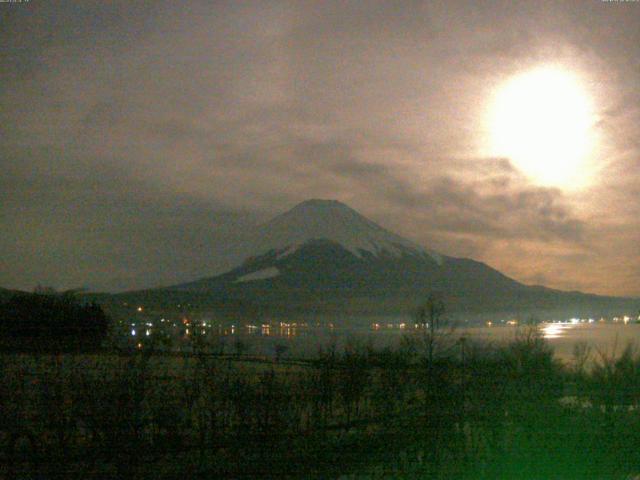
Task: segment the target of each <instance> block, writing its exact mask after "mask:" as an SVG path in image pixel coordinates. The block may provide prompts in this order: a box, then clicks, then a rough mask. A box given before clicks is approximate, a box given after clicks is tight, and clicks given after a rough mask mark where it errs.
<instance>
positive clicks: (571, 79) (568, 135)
mask: <svg viewBox="0 0 640 480" xmlns="http://www.w3.org/2000/svg"><path fill="white" fill-rule="evenodd" d="M593 123H594V122H593V107H592V102H591V98H590V96H589V95H588V93H587V91H586V90H585V89H584V88H583V86H582V85H581V82H580V81H579V78H578V77H577V76H576V75H574V74H572V73H571V72H570V71H568V70H564V69H562V68H558V67H540V68H537V69H534V70H530V71H528V72H525V73H522V74H519V75H516V76H514V77H512V78H511V79H510V80H508V81H507V82H506V83H505V84H504V85H503V87H502V88H501V89H499V90H498V92H497V93H496V95H495V97H494V101H493V104H492V106H491V109H490V119H489V130H490V136H491V150H492V152H493V155H496V156H503V157H507V158H509V159H510V160H511V161H512V163H513V164H514V166H515V167H516V168H517V169H518V170H520V171H521V172H522V173H523V174H525V175H526V176H527V177H528V178H529V179H530V180H531V181H532V182H534V183H536V184H539V185H545V186H555V187H560V188H566V189H570V188H573V187H579V186H582V185H584V184H585V183H586V182H587V181H588V177H589V175H590V168H589V157H590V154H591V151H592V149H593V144H594V134H593V132H592V125H593Z"/></svg>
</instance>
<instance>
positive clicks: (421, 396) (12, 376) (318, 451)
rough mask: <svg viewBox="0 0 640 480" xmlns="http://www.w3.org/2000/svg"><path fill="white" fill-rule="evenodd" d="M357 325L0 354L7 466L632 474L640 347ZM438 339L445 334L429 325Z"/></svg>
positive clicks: (140, 471)
mask: <svg viewBox="0 0 640 480" xmlns="http://www.w3.org/2000/svg"><path fill="white" fill-rule="evenodd" d="M425 332H426V333H421V334H418V335H416V336H413V337H407V338H406V339H405V341H403V342H402V346H401V347H399V348H397V349H393V350H391V349H383V350H376V349H373V348H372V347H370V346H368V345H367V344H366V343H361V342H358V341H357V340H353V341H351V342H348V344H347V345H346V347H345V348H344V349H340V350H339V351H338V350H337V349H336V348H335V347H333V346H331V345H329V346H325V348H323V349H320V350H319V351H318V354H317V356H316V358H315V359H314V360H312V361H295V360H292V359H287V360H283V359H282V358H278V359H277V360H276V359H275V358H274V359H257V358H250V357H245V356H243V355H241V354H237V355H231V356H221V355H216V354H214V353H212V352H214V351H216V347H215V345H213V343H214V341H213V340H211V341H210V343H207V342H203V341H198V342H194V344H193V345H192V347H193V348H191V349H190V351H189V353H182V354H181V353H171V354H169V353H161V352H155V353H154V351H153V349H152V348H150V347H145V348H144V349H141V350H136V351H131V352H114V353H105V352H102V353H96V354H86V353H76V354H59V355H52V354H47V353H41V354H34V353H27V354H24V353H22V354H18V353H5V354H3V355H2V358H1V359H0V369H1V384H0V411H1V412H2V415H0V461H1V464H2V471H1V472H0V476H2V477H3V478H83V479H84V478H268V477H271V478H283V477H284V478H286V477H292V478H337V477H340V476H343V477H345V478H442V479H458V478H460V479H464V478H469V479H483V478H486V479H498V478H505V479H516V478H523V479H532V478H539V479H551V478H558V479H594V478H597V479H607V478H611V479H625V478H634V475H637V474H640V449H639V448H638V447H639V446H640V410H639V409H638V407H639V406H640V358H638V356H636V355H634V353H633V351H632V350H631V349H628V350H627V351H626V352H625V353H624V354H623V355H622V356H621V357H619V358H618V359H612V358H600V359H599V360H598V361H597V362H596V363H595V366H593V367H592V368H589V369H586V368H585V367H584V362H583V361H582V360H584V358H585V356H586V350H580V349H579V351H577V352H576V360H577V362H576V366H575V367H562V366H561V365H559V364H558V363H556V362H555V361H554V359H553V355H552V351H551V350H550V349H549V348H548V346H547V344H546V343H545V342H544V341H543V340H542V339H541V337H540V336H539V335H538V334H537V333H536V331H535V330H526V331H523V332H522V333H521V334H520V335H519V336H518V337H517V339H516V340H515V341H514V342H513V343H511V344H510V345H508V346H501V347H497V346H493V347H491V346H482V345H474V344H472V343H471V342H468V341H467V342H462V343H460V342H458V343H455V344H450V345H446V341H445V340H441V339H436V338H434V337H432V336H431V334H429V333H428V330H425ZM436 340H437V341H436Z"/></svg>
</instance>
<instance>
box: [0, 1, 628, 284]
mask: <svg viewBox="0 0 640 480" xmlns="http://www.w3.org/2000/svg"><path fill="white" fill-rule="evenodd" d="M0 40H1V45H2V47H1V50H0V52H1V53H0V130H1V133H0V167H1V170H0V171H1V172H2V173H1V175H0V231H1V232H2V235H0V252H2V253H1V256H0V258H1V261H0V286H3V287H7V288H22V289H32V288H33V287H34V286H35V285H36V284H37V283H41V284H44V285H51V286H54V287H57V288H72V287H83V286H85V287H89V288H92V289H101V290H102V289H105V290H111V291H114V290H122V289H131V288H141V287H150V286H157V285H168V284H171V283H174V282H178V281H185V280H191V279H195V278H198V277H202V276H206V275H211V274H215V273H219V272H221V271H223V270H224V269H225V268H228V267H230V266H231V265H232V264H233V262H234V261H236V260H237V256H238V252H235V251H234V248H233V245H235V244H236V243H237V241H238V239H240V238H243V237H244V236H245V235H247V234H248V233H249V234H250V232H251V230H252V226H254V225H255V224H257V223H261V222H264V221H267V220H268V219H270V218H271V217H272V216H274V215H276V214H278V213H280V212H282V211H284V210H287V209H289V208H291V207H292V206H294V205H295V204H296V203H298V202H300V201H303V200H305V199H308V198H332V199H338V200H341V201H342V202H345V203H347V204H348V205H350V206H351V207H353V208H355V209H356V210H358V211H359V212H361V213H362V214H364V215H366V216H367V217H369V218H370V219H372V220H374V221H375V222H377V223H379V224H381V225H383V226H384V227H386V228H388V229H390V230H392V231H394V232H396V233H398V234H400V235H403V236H405V237H407V238H409V239H411V240H413V241H416V242H418V243H421V244H422V245H424V246H426V247H428V248H431V249H434V250H437V251H439V252H441V253H444V254H446V255H452V256H465V257H471V258H474V259H476V260H481V261H484V262H486V263H488V264H489V265H491V266H493V267H495V268H497V269H498V270H500V271H502V272H503V273H505V274H507V275H509V276H511V277H513V278H515V279H517V280H519V281H522V282H525V283H532V284H534V283H535V284H543V285H546V286H549V287H554V288H561V289H568V290H574V289H577V290H582V291H586V292H593V293H600V294H615V295H640V246H639V245H640V2H603V1H600V0H582V1H579V2H565V1H559V0H554V1H550V2H544V1H530V2H514V1H512V0H510V1H504V2H500V1H492V2H477V1H469V2H455V1H447V2H414V1H403V2H375V1H366V2H363V1H354V2H327V1H321V2H291V3H288V2H275V1H273V2H266V1H262V2H255V3H249V2H238V1H231V2H213V1H193V0H191V1H186V2H176V1H174V2H138V1H130V0H129V1H127V2H117V1H114V2H71V1H68V2H67V1H65V2H53V1H51V0H31V1H29V2H27V3H0ZM540 69H542V71H546V70H544V69H552V70H553V71H556V72H561V76H562V78H564V79H566V78H570V79H571V80H570V82H569V80H567V82H569V83H567V85H570V87H569V91H571V92H573V91H579V92H580V95H579V96H578V97H576V98H578V100H576V102H577V104H579V105H582V103H580V102H582V101H584V105H588V107H589V111H588V115H586V114H581V115H580V116H578V114H577V112H582V110H580V108H582V107H580V106H578V107H572V106H569V107H567V110H566V111H562V112H560V113H566V115H565V116H563V115H558V112H556V111H553V108H551V107H544V108H548V110H544V108H543V109H542V110H541V115H542V116H545V115H546V116H547V118H548V119H549V122H550V123H549V125H551V126H552V128H551V127H550V128H551V130H552V131H551V133H549V135H552V136H553V135H555V133H557V132H560V133H561V134H562V138H561V139H560V140H557V139H556V140H554V142H555V143H554V142H551V143H549V142H548V141H547V140H548V138H547V137H543V136H540V135H542V134H540V135H538V133H536V132H533V133H532V134H531V135H534V136H533V137H531V138H529V137H527V141H531V142H533V143H532V145H534V147H531V148H529V147H527V152H528V153H531V152H533V154H536V155H539V156H540V157H545V158H540V160H539V162H538V160H537V159H536V158H532V157H531V155H529V156H528V157H527V159H526V160H523V158H520V159H518V158H515V157H517V155H518V151H517V149H516V150H514V148H512V147H513V145H507V146H506V147H505V146H504V145H498V144H497V143H496V140H495V137H496V135H498V134H504V133H505V131H506V130H505V129H507V128H508V127H505V126H504V122H503V123H502V124H501V125H502V126H496V123H495V121H494V120H492V119H493V118H494V116H495V111H496V107H495V105H497V102H499V101H500V100H499V99H500V98H502V97H500V95H503V94H504V92H505V91H508V89H509V88H510V87H509V85H513V84H514V83H513V82H514V81H516V80H514V79H518V78H520V79H522V78H525V79H527V78H528V79H531V78H537V77H532V76H531V74H530V73H529V72H535V71H541V70H540ZM527 75H529V76H528V77H527ZM563 81H564V80H563ZM510 82H511V83H510ZM571 82H573V83H571ZM543 83H544V82H536V81H533V82H529V83H527V82H526V81H525V82H524V83H523V82H521V84H522V85H531V84H533V86H529V87H523V88H524V90H522V88H521V89H520V90H518V89H516V90H515V92H516V93H515V94H514V95H515V96H514V97H509V98H512V99H511V100H509V102H510V103H509V105H510V107H509V108H513V105H516V106H518V105H520V103H518V102H519V101H523V102H526V101H529V100H531V98H537V97H535V95H539V92H538V93H536V92H529V91H528V90H527V89H535V88H537V86H536V85H541V84H543ZM518 85H520V84H518ZM549 85H550V87H548V88H547V90H544V92H543V93H544V95H543V96H544V98H546V99H549V98H552V99H553V101H552V102H551V103H552V104H553V103H556V104H562V103H563V102H564V100H565V99H566V98H568V97H570V96H571V94H565V93H563V92H564V90H562V88H564V87H563V86H562V81H560V83H558V82H555V80H554V81H550V83H549ZM501 92H502V93H501ZM530 93H531V94H530ZM556 96H557V98H556ZM513 98H515V100H513ZM543 100H544V99H543ZM530 103H531V102H530ZM534 103H535V104H536V105H543V106H544V105H546V103H545V101H535V102H534ZM565 103H566V102H565ZM569 103H570V102H569ZM523 105H525V104H524V103H523ZM552 107H553V105H552ZM527 108H528V107H527ZM532 108H537V107H536V106H535V105H534V107H532ZM585 108H586V107H585ZM523 109H524V107H522V108H520V107H518V108H517V109H516V113H515V114H514V115H516V117H515V119H516V120H518V121H519V120H522V121H525V117H524V116H523V115H525V114H527V112H524V111H523ZM585 111H586V110H585ZM538 113H540V112H538ZM583 113H584V112H583ZM492 115H493V116H492ZM518 115H520V116H518ZM525 116H526V118H527V119H530V117H531V115H525ZM508 118H511V117H508ZM558 119H559V120H558ZM527 121H528V120H527ZM583 121H584V122H586V123H585V124H584V125H583V123H581V122H583ZM553 122H556V123H557V124H558V125H557V126H556V124H554V123H553ZM509 123H510V121H509V120H508V121H507V124H509ZM511 123H518V122H517V121H515V122H511ZM542 123H545V122H542ZM567 125H569V126H571V125H581V127H580V128H583V127H584V128H583V130H584V131H583V130H581V131H580V132H578V133H577V134H576V138H578V137H579V135H583V134H584V135H583V136H582V137H579V140H580V139H581V140H580V141H582V143H580V141H578V140H575V141H573V140H572V141H566V138H567V137H570V136H571V135H573V134H571V135H569V134H565V133H564V132H565V130H563V129H564V128H565V127H566V128H569V127H567ZM576 128H577V127H576ZM530 130H531V131H533V130H535V129H528V130H527V132H529V131H530ZM568 131H573V130H568ZM527 135H529V134H528V133H527ZM536 135H538V136H536ZM503 136H504V135H503ZM509 138H512V137H509ZM518 138H519V137H518ZM544 142H547V143H544ZM585 142H586V143H585ZM523 144H524V145H527V144H526V142H525V143H519V144H518V145H523ZM541 144H542V145H543V147H544V148H541V149H540V150H538V146H539V145H541ZM585 145H587V146H586V147H585ZM556 147H557V148H556ZM579 148H581V149H582V150H580V152H581V153H580V155H579V156H577V154H576V158H573V157H572V160H571V161H572V162H573V163H572V164H571V165H572V167H571V168H568V167H567V168H565V167H563V161H564V159H565V158H569V157H571V156H572V155H574V153H575V152H576V151H577V149H579ZM510 152H511V153H513V152H515V153H514V156H515V157H513V158H511V157H510V156H509V154H510ZM520 155H521V156H522V155H523V154H520ZM578 157H579V158H578ZM545 159H546V160H545ZM549 159H552V161H551V160H549ZM523 162H524V163H523ZM527 162H528V163H527ZM540 166H542V167H544V168H540ZM527 167H531V168H527ZM532 172H534V173H532ZM557 172H562V175H560V174H558V173H557ZM547 174H554V175H547Z"/></svg>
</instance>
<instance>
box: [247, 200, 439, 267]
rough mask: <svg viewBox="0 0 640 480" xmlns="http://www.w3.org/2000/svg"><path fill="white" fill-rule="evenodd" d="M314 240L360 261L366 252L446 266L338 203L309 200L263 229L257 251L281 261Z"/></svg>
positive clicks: (431, 252)
mask: <svg viewBox="0 0 640 480" xmlns="http://www.w3.org/2000/svg"><path fill="white" fill-rule="evenodd" d="M312 240H330V241H333V242H336V243H338V244H340V245H341V246H342V247H343V248H345V249H347V250H349V251H350V252H351V253H353V254H354V255H355V256H357V257H362V254H363V252H370V253H373V254H374V255H375V256H381V255H385V254H386V255H390V256H396V257H399V256H402V255H406V254H412V255H423V256H429V257H431V258H432V259H433V260H435V261H436V262H437V263H438V264H441V263H442V257H441V256H440V255H439V254H438V253H436V252H433V251H430V250H427V249H426V248H424V247H421V246H420V245H418V244H415V243H413V242H411V241H409V240H406V239H404V238H402V237H400V236H399V235H396V234H394V233H391V232H389V231H388V230H385V229H384V228H382V227H381V226H379V225H378V224H376V223H374V222H372V221H371V220H369V219H367V218H365V217H363V216H362V215H360V214H359V213H358V212H356V211H355V210H353V209H352V208H350V207H348V206H347V205H345V204H343V203H341V202H338V201H336V200H307V201H305V202H302V203H300V204H298V205H296V206H295V207H294V208H292V209H291V210H289V211H288V212H285V213H283V214H281V215H279V216H277V217H275V218H274V219H273V220H271V221H270V222H269V223H267V224H266V225H264V226H263V227H262V228H261V230H260V232H259V234H258V236H257V241H256V245H255V247H254V248H255V250H256V251H261V252H266V251H270V250H274V249H275V250H280V253H279V254H278V258H283V257H285V256H287V255H290V254H291V253H293V252H295V251H296V250H297V249H298V248H299V247H300V246H302V245H304V244H305V243H307V242H309V241H312Z"/></svg>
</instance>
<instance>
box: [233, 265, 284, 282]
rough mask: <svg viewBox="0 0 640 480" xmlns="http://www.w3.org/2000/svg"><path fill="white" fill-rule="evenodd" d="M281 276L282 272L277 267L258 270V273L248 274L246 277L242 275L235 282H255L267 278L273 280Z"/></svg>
mask: <svg viewBox="0 0 640 480" xmlns="http://www.w3.org/2000/svg"><path fill="white" fill-rule="evenodd" d="M278 275H280V270H278V269H277V268H276V267H269V268H263V269H262V270H258V271H256V272H251V273H247V274H246V275H242V276H241V277H238V278H237V279H236V280H235V282H236V283H241V282H251V281H253V280H265V279H267V278H273V277H277V276H278Z"/></svg>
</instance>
